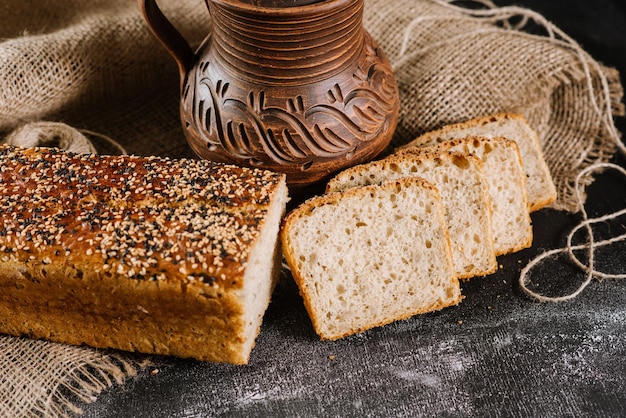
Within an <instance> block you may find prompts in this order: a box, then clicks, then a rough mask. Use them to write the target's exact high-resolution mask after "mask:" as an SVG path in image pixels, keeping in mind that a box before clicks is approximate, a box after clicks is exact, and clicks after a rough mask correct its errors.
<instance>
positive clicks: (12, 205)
mask: <svg viewBox="0 0 626 418" xmlns="http://www.w3.org/2000/svg"><path fill="white" fill-rule="evenodd" d="M0 173H1V174H0V194H1V196H2V197H1V198H0V287H1V288H2V291H1V292H0V332H2V333H6V334H12V335H18V336H28V337H32V338H40V339H48V340H52V341H57V342H62V343H69V344H85V345H89V346H93V347H107V348H115V349H121V350H128V351H138V352H143V353H156V354H164V355H174V356H180V357H191V358H196V359H199V360H207V361H218V362H229V363H235V364H243V363H246V362H247V361H248V359H249V355H250V351H251V349H252V347H253V345H254V341H255V338H256V336H257V333H258V332H259V327H260V324H261V321H262V317H263V314H264V312H265V310H266V308H267V306H268V303H269V300H270V295H271V293H272V290H273V287H274V285H275V283H276V279H277V271H278V268H279V266H280V263H279V261H280V256H281V251H280V247H279V245H278V244H279V242H278V233H279V226H280V222H281V218H282V216H283V214H284V210H285V205H286V201H287V188H286V185H285V178H284V175H279V174H275V173H271V172H268V171H261V170H252V169H246V168H239V167H235V166H228V165H222V164H216V163H211V162H209V161H195V160H169V159H162V158H156V157H149V158H142V157H132V156H120V157H110V156H95V155H80V154H71V153H65V152H62V151H58V150H53V149H42V148H31V149H21V148H13V147H9V146H2V147H1V148H0Z"/></svg>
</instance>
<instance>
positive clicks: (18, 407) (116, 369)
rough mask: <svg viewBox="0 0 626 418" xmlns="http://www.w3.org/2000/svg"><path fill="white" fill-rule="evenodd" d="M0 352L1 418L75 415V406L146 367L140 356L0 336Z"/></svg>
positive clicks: (90, 399) (79, 409) (92, 398)
mask: <svg viewBox="0 0 626 418" xmlns="http://www.w3.org/2000/svg"><path fill="white" fill-rule="evenodd" d="M0 352H2V353H3V357H2V359H1V360H0V370H2V371H3V376H2V379H1V380H0V415H1V416H6V417H17V416H19V417H41V416H45V417H52V416H54V417H70V416H74V415H76V414H80V413H82V409H81V406H80V405H84V404H86V403H91V402H93V401H95V400H96V397H97V395H98V394H100V393H101V392H102V391H103V390H105V389H107V388H109V387H111V386H113V385H114V384H122V383H123V382H124V380H125V379H126V378H129V377H132V376H135V375H136V374H137V373H138V372H139V371H140V370H142V369H144V368H146V367H148V366H149V365H150V364H151V362H150V361H149V360H148V358H147V357H142V356H140V355H133V354H130V353H121V352H115V351H111V350H95V349H92V348H87V347H74V346H68V345H64V344H56V343H50V342H47V341H39V340H31V339H27V338H19V337H11V336H0ZM16 363H17V364H16ZM20 364H23V365H24V367H21V366H20ZM33 370H34V371H36V373H33ZM50 381H55V382H57V383H56V384H55V385H54V386H51V385H49V382H50ZM16 393H19V394H20V396H19V397H17V396H15V394H16Z"/></svg>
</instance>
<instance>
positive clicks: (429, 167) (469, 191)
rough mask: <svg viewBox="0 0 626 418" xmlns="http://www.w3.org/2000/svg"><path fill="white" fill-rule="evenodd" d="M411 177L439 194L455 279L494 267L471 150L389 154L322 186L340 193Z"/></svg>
mask: <svg viewBox="0 0 626 418" xmlns="http://www.w3.org/2000/svg"><path fill="white" fill-rule="evenodd" d="M411 176H418V177H422V178H423V179H425V180H426V181H428V182H430V183H432V184H433V185H434V186H435V187H436V188H437V189H438V190H439V193H440V194H441V200H442V202H443V207H444V212H445V217H446V222H447V227H448V231H449V234H450V243H451V248H452V261H453V264H454V271H455V274H456V275H457V277H459V278H463V279H464V278H470V277H474V276H484V275H487V274H491V273H493V272H495V271H496V269H497V266H498V265H497V263H496V254H495V251H494V247H493V237H492V230H491V203H490V198H489V190H488V186H487V181H486V179H485V176H484V173H483V169H482V163H481V161H480V159H478V158H477V157H475V156H473V155H471V154H460V153H452V152H447V151H441V150H439V149H437V148H433V149H419V150H415V151H414V152H412V153H404V154H401V155H392V156H390V157H388V158H386V159H384V160H379V161H373V162H371V163H367V164H361V165H358V166H354V167H351V168H349V169H347V170H344V171H342V172H340V173H339V174H337V175H336V176H335V177H334V178H332V179H331V180H330V181H329V182H328V185H327V187H326V190H327V191H328V192H333V191H341V190H346V189H348V188H351V187H356V186H363V185H368V184H380V183H382V182H385V181H388V180H394V179H398V178H402V177H411Z"/></svg>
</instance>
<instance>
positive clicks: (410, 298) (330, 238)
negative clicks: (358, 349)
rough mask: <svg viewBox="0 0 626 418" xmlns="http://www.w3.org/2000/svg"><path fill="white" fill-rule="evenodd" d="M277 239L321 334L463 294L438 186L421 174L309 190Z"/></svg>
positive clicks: (429, 307)
mask: <svg viewBox="0 0 626 418" xmlns="http://www.w3.org/2000/svg"><path fill="white" fill-rule="evenodd" d="M281 241H282V243H283V249H284V254H285V259H286V261H287V263H288V264H289V266H290V268H291V272H292V274H293V277H294V279H295V281H296V283H297V284H298V286H299V288H300V294H301V295H302V298H303V300H304V304H305V306H306V309H307V311H308V313H309V316H310V317H311V321H312V323H313V326H314V328H315V331H316V332H317V334H318V335H319V336H320V337H321V338H322V339H330V340H334V339H338V338H342V337H345V336H347V335H350V334H355V333H358V332H361V331H365V330H367V329H370V328H374V327H377V326H382V325H385V324H388V323H391V322H393V321H396V320H400V319H406V318H409V317H411V316H413V315H416V314H420V313H426V312H431V311H435V310H438V309H442V308H444V307H447V306H452V305H456V304H457V303H459V302H460V301H461V299H462V297H461V290H460V286H459V281H458V279H457V278H456V277H455V275H454V271H453V268H452V256H451V253H450V241H449V237H448V231H447V228H446V221H445V217H444V214H443V205H442V203H441V199H440V196H439V192H438V191H437V189H436V188H435V187H434V186H433V185H432V184H430V183H428V182H426V181H425V180H423V179H420V178H416V177H413V178H405V179H400V180H396V181H391V182H387V183H384V184H382V185H380V186H378V185H372V186H365V187H356V188H353V189H350V190H347V191H345V192H337V193H330V194H325V195H322V196H316V197H313V198H311V199H310V200H308V201H306V202H305V203H303V204H301V205H300V206H298V207H297V208H296V209H294V210H293V211H292V212H291V213H290V214H289V215H288V216H287V218H286V219H285V221H284V223H283V228H282V230H281Z"/></svg>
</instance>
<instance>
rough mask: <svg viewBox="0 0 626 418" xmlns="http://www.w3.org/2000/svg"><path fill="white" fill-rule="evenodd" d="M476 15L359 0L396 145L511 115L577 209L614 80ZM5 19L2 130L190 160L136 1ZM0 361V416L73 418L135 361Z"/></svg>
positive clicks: (405, 2)
mask: <svg viewBox="0 0 626 418" xmlns="http://www.w3.org/2000/svg"><path fill="white" fill-rule="evenodd" d="M466 3H467V2H465V3H464V4H466ZM159 4H160V5H161V6H162V8H163V9H164V12H165V13H166V14H167V15H168V17H170V18H171V19H172V21H173V23H174V24H175V25H176V26H177V27H178V28H180V29H181V31H182V32H183V33H184V35H185V36H186V37H187V39H188V40H189V41H190V43H191V44H192V45H194V46H195V45H198V44H199V42H200V41H201V40H202V39H203V38H204V36H205V35H206V34H207V33H208V31H209V30H210V27H211V24H210V19H209V17H208V14H207V12H206V8H205V5H204V2H203V1H202V0H161V1H160V2H159ZM475 6H477V7H476V8H472V9H466V8H461V7H457V6H455V5H454V3H452V4H449V3H448V2H446V1H437V0H391V1H390V0H367V1H366V12H365V17H364V19H365V25H366V28H367V29H368V30H369V31H370V33H371V34H372V35H373V36H374V37H375V38H376V39H377V40H378V42H379V44H380V46H381V47H382V48H383V49H384V50H385V52H386V53H387V55H388V57H389V58H390V61H391V62H392V64H393V66H394V69H395V70H396V74H397V77H398V82H399V86H400V91H401V115H400V122H399V126H398V130H397V134H396V135H395V137H394V143H393V145H394V146H395V145H400V144H402V143H406V142H408V141H410V140H411V139H413V138H414V137H415V136H417V135H418V134H421V133H423V132H425V131H428V130H430V129H434V128H438V127H440V126H441V125H443V124H446V123H451V122H459V121H462V120H466V119H469V118H471V117H475V116H480V115H487V114H491V113H496V112H501V111H513V112H520V113H522V114H524V115H525V116H526V117H527V118H528V119H529V121H530V122H531V124H532V125H533V127H534V128H535V129H536V130H537V131H538V133H539V137H540V140H541V142H542V144H543V146H544V151H545V155H546V159H547V161H548V164H549V166H550V168H551V170H552V174H553V176H554V179H555V182H556V184H557V187H558V192H559V199H558V201H557V203H556V204H555V207H556V208H559V209H564V210H569V211H574V210H577V203H576V200H575V199H574V198H573V192H572V190H573V183H574V179H575V178H576V175H577V174H578V173H579V172H580V171H581V170H582V169H584V168H585V167H587V166H589V165H592V164H594V163H597V162H604V161H607V160H608V159H610V157H611V156H612V155H613V153H614V152H615V151H616V148H617V147H620V146H621V145H620V144H621V143H620V141H619V134H618V132H617V131H616V130H615V127H614V124H613V117H614V116H616V115H622V114H623V112H624V109H623V107H622V105H621V104H620V101H621V97H622V88H621V85H620V83H619V76H618V74H617V72H616V71H614V70H611V69H609V68H605V67H603V66H601V65H600V64H598V63H596V62H595V61H594V60H593V59H592V58H591V57H590V56H588V54H586V53H585V52H584V51H583V50H582V49H580V47H578V45H576V43H575V42H573V41H572V40H571V39H569V38H568V37H567V35H566V34H563V33H561V32H560V31H559V30H558V28H555V27H553V26H552V25H551V24H549V23H548V22H546V21H544V20H543V18H542V17H541V16H539V15H537V14H534V13H532V12H530V11H528V10H523V9H519V8H496V7H494V6H493V5H492V4H491V3H489V2H487V1H480V2H476V3H475ZM0 15H1V16H2V17H3V19H2V21H3V25H2V26H0V39H1V41H0V134H2V135H7V134H9V133H10V132H11V131H13V130H14V129H16V128H18V127H19V126H21V125H23V124H25V123H27V122H31V121H40V120H46V121H59V122H64V123H66V124H68V125H71V126H73V127H76V128H78V129H82V130H88V131H90V132H97V133H99V134H101V135H104V136H106V137H110V138H113V139H115V140H116V141H118V142H119V143H121V144H122V145H123V146H124V147H125V148H126V149H127V150H128V152H130V153H135V154H141V155H148V154H158V155H166V156H172V157H188V156H192V154H191V151H190V150H189V148H188V147H187V145H186V143H185V141H184V139H183V135H182V130H181V128H180V125H179V119H178V118H179V116H178V91H177V89H178V74H177V69H176V66H175V64H174V62H173V60H172V59H171V58H170V57H169V56H168V55H167V53H166V52H165V51H164V50H163V49H162V48H161V47H160V45H159V44H157V42H156V41H155V39H154V38H153V36H152V35H151V34H150V32H149V31H148V29H147V27H146V26H145V24H144V22H143V20H142V18H141V17H140V14H139V11H138V9H137V6H136V4H135V1H134V0H90V1H86V0H65V1H63V2H60V1H53V0H40V1H38V2H25V1H23V0H5V1H4V2H2V4H1V5H0ZM585 181H586V182H589V181H590V179H586V180H585ZM0 359H1V360H0V376H1V381H0V415H2V416H41V415H44V416H59V415H65V414H73V413H75V412H78V411H79V409H80V408H79V406H80V403H81V402H87V401H90V400H92V399H93V397H94V396H95V395H96V394H97V393H98V392H99V391H100V390H102V389H103V388H105V387H108V386H109V385H111V384H114V383H116V382H121V381H122V380H123V378H124V377H125V376H128V375H131V374H133V373H134V372H135V371H136V370H137V368H138V367H141V364H142V361H143V358H142V357H134V356H132V355H129V354H121V353H115V354H113V353H108V352H101V351H97V350H91V349H88V348H75V347H66V346H62V345H57V344H49V343H45V342H36V341H29V340H25V339H18V338H13V337H0Z"/></svg>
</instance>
